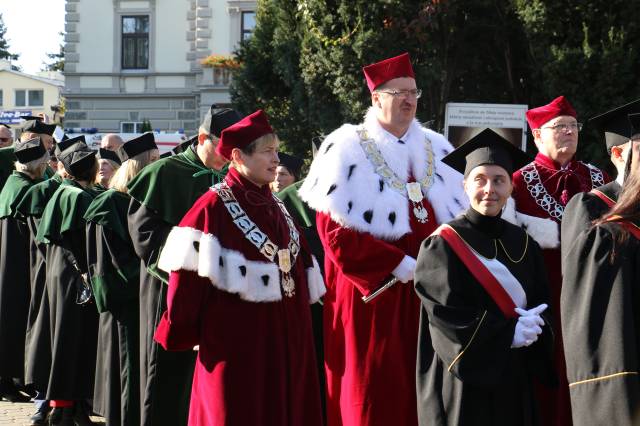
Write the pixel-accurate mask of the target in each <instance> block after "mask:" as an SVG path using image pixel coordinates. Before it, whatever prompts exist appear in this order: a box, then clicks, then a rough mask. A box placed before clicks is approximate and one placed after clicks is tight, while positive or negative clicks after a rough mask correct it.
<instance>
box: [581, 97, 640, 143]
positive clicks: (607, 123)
mask: <svg viewBox="0 0 640 426" xmlns="http://www.w3.org/2000/svg"><path fill="white" fill-rule="evenodd" d="M634 112H640V99H638V100H635V101H633V102H629V103H628V104H625V105H622V106H619V107H617V108H614V109H612V110H611V111H607V112H605V113H603V114H600V115H597V116H595V117H593V118H590V119H589V123H590V124H593V125H594V126H595V127H596V128H597V129H598V130H599V131H600V132H602V133H604V139H605V143H606V144H607V151H609V152H611V148H613V147H614V146H618V145H623V144H625V143H627V142H629V138H630V137H631V126H630V124H629V119H628V115H629V114H632V113H634Z"/></svg>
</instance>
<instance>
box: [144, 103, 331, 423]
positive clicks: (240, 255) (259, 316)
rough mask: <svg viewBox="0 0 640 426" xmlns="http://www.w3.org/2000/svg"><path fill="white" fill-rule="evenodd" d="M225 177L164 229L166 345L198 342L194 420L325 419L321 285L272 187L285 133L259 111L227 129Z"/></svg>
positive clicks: (159, 337)
mask: <svg viewBox="0 0 640 426" xmlns="http://www.w3.org/2000/svg"><path fill="white" fill-rule="evenodd" d="M217 150H218V152H219V153H220V154H221V155H223V156H224V157H225V158H228V159H231V161H232V163H231V167H230V169H229V173H228V175H227V176H226V178H225V180H224V181H223V182H222V183H221V184H218V185H216V186H214V187H212V188H211V190H210V191H209V192H207V193H206V194H205V195H203V196H202V197H201V198H200V199H199V200H198V201H197V202H196V204H195V205H194V206H193V207H192V208H191V210H189V212H188V213H187V214H186V216H185V217H184V218H183V219H182V221H181V222H180V225H179V226H178V227H175V228H174V229H173V230H172V231H171V234H170V235H169V237H168V239H167V243H166V245H165V247H164V250H163V252H162V255H161V258H160V267H161V268H163V269H165V270H167V271H172V272H171V276H170V279H169V290H168V298H167V300H168V303H167V304H168V310H167V312H165V314H164V315H163V317H162V320H161V322H160V324H159V326H158V329H157V331H156V337H155V339H156V341H157V342H158V343H160V344H161V345H162V346H163V347H164V348H165V349H167V350H190V349H191V348H192V347H194V346H196V345H198V346H199V352H198V361H197V364H196V369H195V373H194V378H193V387H192V393H191V405H190V410H189V424H190V425H193V426H195V425H202V426H218V425H238V426H245V425H258V424H260V425H278V426H279V425H305V426H306V425H312V426H313V425H321V424H322V414H321V410H320V393H319V392H320V389H319V385H318V377H317V372H316V367H315V362H316V361H315V353H314V347H313V334H312V329H311V318H310V313H309V303H313V302H315V301H317V300H318V299H319V298H320V296H322V294H323V293H324V284H323V282H322V277H321V275H320V270H319V268H318V264H317V262H316V261H315V259H314V258H312V256H311V255H310V254H309V251H308V249H307V247H306V243H305V242H304V239H303V237H302V236H301V235H300V233H299V231H298V229H297V228H296V227H295V225H294V224H293V222H292V220H291V218H290V216H289V214H288V213H287V212H286V209H285V208H284V206H283V205H282V204H281V203H280V202H279V201H278V200H277V198H275V197H274V196H273V195H272V194H271V191H270V190H269V182H271V181H273V179H274V177H275V169H276V167H277V165H278V156H277V150H278V139H277V137H276V136H275V134H274V133H273V130H272V129H271V127H270V126H269V124H268V122H267V120H266V116H265V115H264V113H263V112H262V111H257V112H256V113H254V114H251V115H250V116H248V117H246V118H244V119H243V120H241V121H240V122H238V123H236V124H235V125H233V126H231V127H229V128H227V129H225V130H224V131H223V132H222V137H221V139H220V142H219V145H218V147H217Z"/></svg>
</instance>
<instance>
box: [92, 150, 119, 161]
mask: <svg viewBox="0 0 640 426" xmlns="http://www.w3.org/2000/svg"><path fill="white" fill-rule="evenodd" d="M96 158H97V159H98V160H111V161H113V162H114V163H116V164H122V161H121V160H120V156H119V155H118V153H117V152H115V151H111V150H110V149H104V148H99V149H98V152H97V154H96Z"/></svg>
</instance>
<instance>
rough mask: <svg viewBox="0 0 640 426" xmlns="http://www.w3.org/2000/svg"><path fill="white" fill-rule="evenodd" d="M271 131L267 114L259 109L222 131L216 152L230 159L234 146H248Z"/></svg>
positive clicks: (240, 147) (241, 147)
mask: <svg viewBox="0 0 640 426" xmlns="http://www.w3.org/2000/svg"><path fill="white" fill-rule="evenodd" d="M269 133H273V129H272V128H271V126H270V125H269V121H267V114H265V113H264V111H262V110H261V109H259V110H258V111H256V112H254V113H253V114H251V115H248V116H246V117H245V118H243V119H242V120H240V121H238V122H237V123H236V124H234V125H232V126H229V127H227V128H226V129H224V130H223V131H222V134H221V135H220V141H219V142H218V146H217V147H216V153H217V154H218V155H221V156H223V157H224V158H226V159H227V160H230V159H231V151H232V150H233V148H239V149H243V148H246V147H247V146H248V145H249V144H250V143H251V142H253V141H255V140H256V139H258V138H259V137H260V136H264V135H267V134H269Z"/></svg>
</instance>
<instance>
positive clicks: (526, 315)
mask: <svg viewBox="0 0 640 426" xmlns="http://www.w3.org/2000/svg"><path fill="white" fill-rule="evenodd" d="M545 309H547V305H546V304H544V303H543V304H542V305H538V306H536V307H535V308H533V309H530V310H528V311H527V310H525V309H521V308H516V309H515V311H516V312H517V313H518V314H519V315H520V317H519V318H518V323H517V324H516V329H515V332H514V333H513V341H512V343H511V347H512V348H521V347H523V346H529V345H531V344H533V343H534V342H535V341H536V340H538V336H539V335H540V334H541V333H542V326H544V320H543V319H542V317H541V316H540V314H541V313H542V312H543V311H544V310H545Z"/></svg>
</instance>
